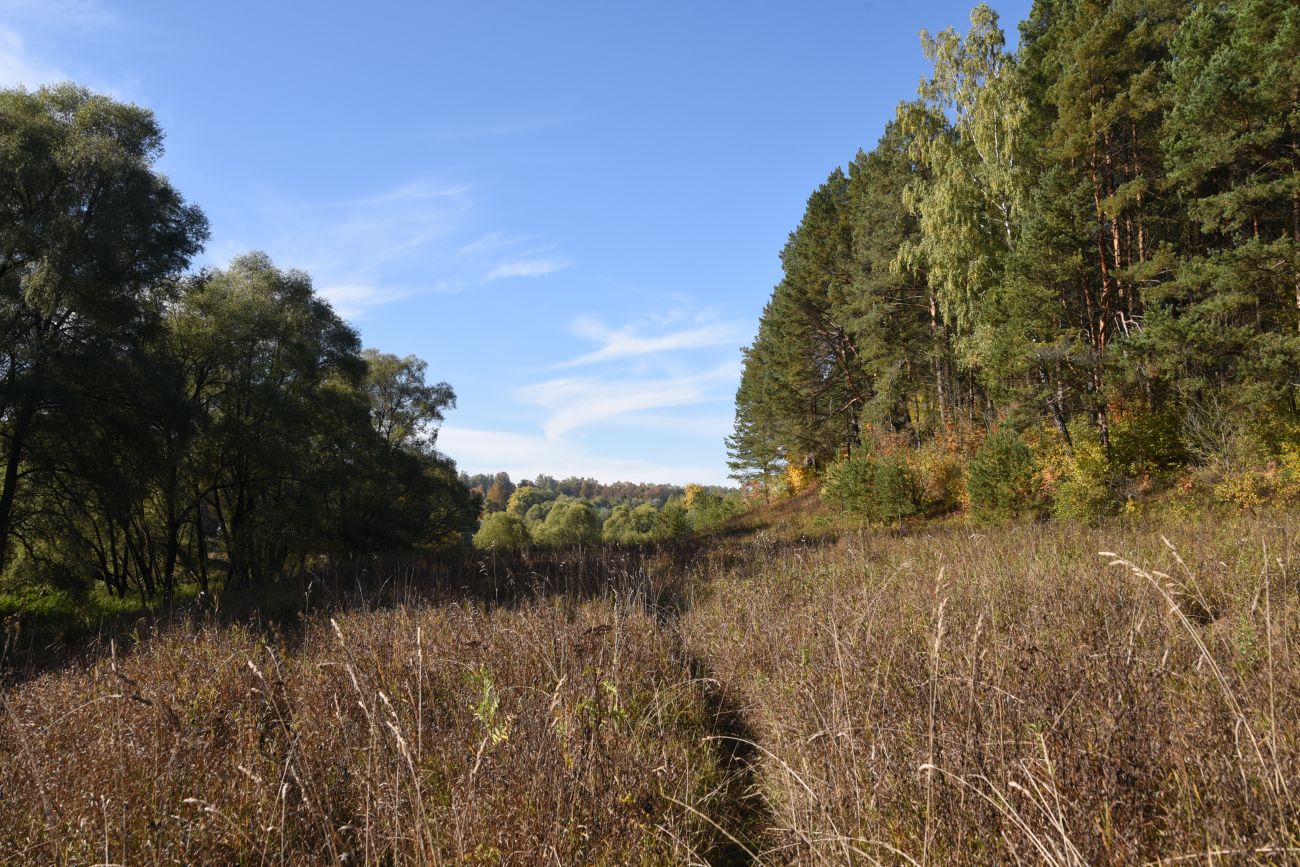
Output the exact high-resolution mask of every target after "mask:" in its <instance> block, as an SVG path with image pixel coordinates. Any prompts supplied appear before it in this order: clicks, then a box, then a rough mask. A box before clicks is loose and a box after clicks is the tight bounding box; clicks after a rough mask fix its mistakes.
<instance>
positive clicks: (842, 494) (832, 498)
mask: <svg viewBox="0 0 1300 867" xmlns="http://www.w3.org/2000/svg"><path fill="white" fill-rule="evenodd" d="M873 475H874V467H873V466H872V463H871V461H870V460H868V459H867V458H865V457H856V458H846V459H845V460H842V461H836V462H835V463H833V464H831V465H830V466H829V467H827V468H826V477H825V479H824V480H823V481H822V499H824V500H826V501H827V502H829V503H833V504H835V505H836V506H839V507H840V508H841V509H843V510H844V511H846V512H854V513H864V514H865V512H866V510H867V502H868V501H869V500H870V499H871V484H872V477H873Z"/></svg>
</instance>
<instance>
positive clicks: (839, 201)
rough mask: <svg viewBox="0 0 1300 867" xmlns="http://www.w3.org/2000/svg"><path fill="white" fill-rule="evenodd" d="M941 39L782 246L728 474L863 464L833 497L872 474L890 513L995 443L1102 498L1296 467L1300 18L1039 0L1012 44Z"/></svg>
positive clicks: (950, 478)
mask: <svg viewBox="0 0 1300 867" xmlns="http://www.w3.org/2000/svg"><path fill="white" fill-rule="evenodd" d="M921 41H922V47H923V50H924V52H925V55H926V57H927V58H928V59H929V60H930V61H931V63H932V65H933V68H932V72H931V73H930V75H929V76H928V77H927V78H926V79H925V80H923V81H922V82H921V85H920V88H919V92H918V93H917V95H916V97H915V98H913V99H911V100H908V101H904V102H902V103H901V104H900V105H899V106H898V110H897V113H896V116H895V118H894V119H893V120H892V121H891V122H890V123H889V124H888V125H887V127H886V128H885V130H884V133H883V135H882V137H881V139H880V141H879V143H878V144H877V145H876V146H875V147H874V148H873V149H872V150H870V151H869V152H867V151H864V152H859V153H858V155H857V157H856V158H855V159H854V160H853V161H852V162H851V163H850V164H849V166H848V170H847V171H844V170H842V169H839V168H837V169H835V170H834V171H833V172H831V174H830V176H829V178H828V179H827V180H826V182H825V183H824V184H822V185H821V186H820V187H819V188H818V189H817V190H816V191H814V192H813V194H812V196H811V197H810V198H809V200H808V204H807V208H806V210H805V212H804V215H803V218H802V220H801V221H800V223H799V225H798V227H797V228H796V229H795V230H794V231H793V232H792V233H791V234H790V237H789V240H788V242H787V243H786V245H785V247H784V249H783V250H782V252H781V264H782V268H783V276H782V278H781V280H780V282H779V283H778V284H777V285H776V287H775V289H774V290H773V292H772V296H771V300H770V301H769V302H768V304H767V306H766V308H765V309H764V311H763V314H762V318H761V320H760V322H759V326H758V334H757V336H756V338H755V340H754V342H753V343H752V345H750V346H749V347H748V348H747V349H746V350H745V353H744V369H743V375H742V380H741V384H740V387H739V390H738V391H737V395H736V418H735V428H734V431H733V433H732V435H731V437H730V438H729V439H728V447H729V451H730V466H731V469H732V471H733V473H734V474H735V477H736V478H737V479H739V480H741V481H742V482H746V483H748V484H751V485H754V486H755V487H759V488H765V487H767V486H770V485H771V484H772V483H774V482H775V481H777V480H782V482H783V483H785V484H793V485H795V486H797V485H798V484H800V482H801V480H802V479H803V478H804V477H810V476H818V475H825V474H826V473H827V471H828V470H829V469H830V468H831V467H832V466H834V465H836V464H837V462H843V461H844V460H860V461H863V462H865V463H864V464H863V465H862V466H859V467H858V468H857V469H855V470H843V469H836V470H835V471H834V472H832V473H831V476H832V477H835V478H836V479H837V480H838V481H837V485H838V486H839V489H840V490H849V489H853V490H857V491H858V492H859V493H861V492H863V491H871V490H874V489H875V488H876V487H877V486H879V487H880V488H881V489H882V490H887V491H889V493H888V494H887V495H882V496H881V498H880V499H881V501H882V503H883V506H882V508H879V509H877V511H880V512H882V513H883V514H898V513H900V511H901V512H904V513H906V512H908V511H909V510H914V509H916V508H921V507H924V506H927V505H929V506H939V507H943V506H952V505H953V504H955V503H956V502H957V501H959V500H962V499H967V500H969V499H970V498H971V497H972V495H974V496H975V498H976V499H978V498H979V496H980V495H979V494H976V492H975V490H973V489H971V488H968V487H967V485H966V481H967V480H968V476H969V470H970V468H971V463H970V462H971V461H972V460H973V459H974V456H975V455H976V453H978V452H979V451H980V450H981V449H983V450H984V455H983V458H982V460H983V462H984V464H983V466H984V468H985V469H988V468H990V467H993V466H994V465H1001V464H1006V466H1007V467H1008V472H1012V473H1020V472H1022V468H1020V467H1019V464H1018V463H1017V462H1019V461H1021V458H1023V457H1024V454H1023V453H1022V452H1021V447H1022V446H1024V445H1025V442H1027V443H1028V444H1029V445H1030V446H1032V454H1031V455H1030V458H1029V460H1030V462H1031V464H1035V467H1034V472H1036V473H1037V474H1038V476H1039V479H1038V482H1039V484H1053V485H1056V484H1059V485H1062V486H1063V487H1062V488H1061V491H1062V497H1061V499H1062V502H1069V503H1074V504H1076V505H1079V506H1080V507H1081V508H1083V510H1084V511H1088V510H1089V509H1091V508H1092V507H1097V508H1105V507H1107V506H1106V504H1108V503H1109V504H1110V505H1111V506H1113V505H1114V503H1115V501H1116V497H1115V495H1116V493H1117V492H1118V491H1120V490H1122V489H1123V487H1124V485H1125V484H1134V483H1136V481H1135V480H1149V479H1150V478H1151V477H1152V476H1158V475H1159V474H1160V473H1162V472H1168V471H1171V469H1172V468H1176V467H1185V466H1188V465H1198V466H1213V467H1214V468H1216V469H1215V471H1216V472H1217V473H1218V474H1219V475H1218V478H1219V479H1220V481H1221V482H1222V481H1223V480H1224V479H1227V478H1228V477H1229V476H1231V471H1232V469H1233V467H1234V466H1236V467H1240V466H1242V465H1244V464H1246V463H1252V462H1253V463H1254V464H1255V465H1257V466H1265V465H1268V464H1269V462H1270V461H1271V462H1273V464H1275V465H1276V464H1277V462H1278V461H1282V462H1283V463H1285V459H1286V458H1287V455H1288V454H1292V453H1291V452H1289V451H1288V449H1292V448H1293V447H1294V446H1295V444H1296V443H1300V405H1298V403H1297V386H1300V6H1298V5H1297V4H1295V3H1294V2H1289V0H1226V2H1213V3H1210V2H1190V0H1142V2H1138V0H1038V2H1035V4H1034V6H1033V9H1032V11H1031V12H1030V15H1029V17H1028V19H1027V20H1026V21H1025V22H1024V23H1023V24H1022V25H1021V27H1020V40H1019V47H1018V49H1017V51H1016V52H1014V53H1013V52H1011V51H1008V50H1007V48H1006V44H1005V37H1004V33H1003V31H1002V29H1001V28H1000V27H999V23H998V17H997V15H996V13H994V12H993V11H992V10H991V9H990V8H989V7H988V6H985V5H980V6H978V7H976V8H975V9H974V11H973V12H972V13H971V27H970V30H969V32H968V33H966V34H965V35H960V34H958V33H957V32H954V31H953V30H952V29H948V30H945V31H944V32H942V33H939V34H937V35H933V36H932V35H930V34H926V33H923V34H922V39H921ZM995 430H997V431H999V436H1000V437H1001V439H998V440H996V441H992V442H988V443H986V436H987V435H988V434H989V432H991V431H995ZM1018 440H1024V441H1025V442H1018ZM986 446H987V448H986ZM945 454H948V455H956V456H957V457H958V461H957V463H958V466H953V465H952V462H951V461H948V462H945V460H946V459H945ZM1045 456H1046V457H1045ZM1292 457H1294V455H1292ZM891 461H892V462H894V463H895V464H896V465H895V466H894V467H893V469H890V468H889V467H887V466H886V467H884V468H883V469H882V465H883V464H889V463H890V462H891ZM898 462H901V463H898ZM1008 462H1009V463H1008ZM1045 464H1051V467H1050V468H1048V469H1050V472H1044V469H1045ZM989 471H990V472H991V470H989ZM981 472H983V470H981ZM1269 472H1273V471H1272V470H1261V471H1260V473H1257V474H1256V478H1255V479H1254V481H1248V482H1247V483H1243V484H1245V487H1246V488H1252V489H1253V490H1254V492H1255V494H1258V493H1259V489H1260V488H1261V486H1267V485H1268V484H1269V478H1270V477H1269V476H1268V473H1269ZM945 474H946V477H947V478H945ZM841 477H842V478H841ZM850 477H852V478H850ZM1275 477H1276V473H1275V472H1273V477H1272V478H1274V480H1276V478H1275ZM971 481H973V480H971ZM877 483H878V485H877ZM1071 485H1073V488H1071ZM975 488H978V489H979V490H980V491H984V492H986V493H987V491H988V488H987V486H985V485H984V484H983V482H980V483H978V484H976V485H975ZM1026 496H1028V495H1026ZM994 499H997V497H994ZM1246 499H1249V496H1247V497H1246ZM877 505H881V504H879V503H878V504H877Z"/></svg>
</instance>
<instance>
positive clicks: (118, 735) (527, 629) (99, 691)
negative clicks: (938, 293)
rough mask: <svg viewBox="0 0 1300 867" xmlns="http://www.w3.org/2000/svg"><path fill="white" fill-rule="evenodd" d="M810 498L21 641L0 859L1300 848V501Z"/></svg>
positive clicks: (1, 732)
mask: <svg viewBox="0 0 1300 867" xmlns="http://www.w3.org/2000/svg"><path fill="white" fill-rule="evenodd" d="M801 508H802V507H801V505H800V504H797V503H796V504H793V505H788V506H785V507H782V508H781V509H772V510H760V511H758V512H756V513H752V514H751V515H748V516H746V517H745V518H744V519H743V520H740V521H733V522H732V523H731V524H730V525H729V526H728V527H726V528H724V529H723V530H721V531H718V532H716V533H714V534H712V535H708V536H703V537H699V538H696V539H692V540H688V541H685V542H679V543H675V544H672V545H663V546H644V547H631V548H620V547H615V546H608V547H592V548H587V549H569V550H554V551H533V552H529V551H522V552H516V553H514V554H511V555H508V556H501V555H498V556H492V555H490V554H487V555H485V554H472V553H468V552H462V553H460V554H456V555H453V556H448V557H443V558H437V559H430V560H427V561H425V562H422V563H415V564H412V563H409V562H408V563H405V564H403V565H400V566H399V565H397V564H379V563H374V564H371V566H370V567H369V568H370V569H371V573H370V574H369V577H368V579H365V580H368V581H369V582H370V583H368V584H367V583H365V580H363V579H362V578H361V577H359V573H353V574H351V575H350V576H344V575H342V574H340V575H337V576H334V578H333V580H332V581H327V582H322V583H320V584H318V585H315V586H313V587H312V588H309V589H310V590H311V591H312V592H311V593H310V594H307V595H306V598H304V599H303V600H301V601H303V602H306V601H310V605H302V604H299V605H297V606H296V607H295V608H293V609H289V608H286V609H284V610H282V611H280V612H278V613H277V614H276V616H271V615H270V613H268V612H264V613H263V615H262V616H260V617H259V616H250V615H249V614H248V613H247V612H242V611H241V612H239V613H238V614H231V613H229V612H222V611H221V610H220V609H219V608H218V610H216V611H212V610H206V609H201V608H199V607H198V606H196V605H191V606H190V607H188V608H184V609H181V610H178V611H177V612H176V613H174V614H172V615H170V616H169V617H167V618H165V619H162V618H160V619H158V620H157V621H156V622H152V623H138V624H135V625H133V626H132V627H131V629H130V630H118V631H117V632H116V633H115V634H112V635H109V634H105V635H104V637H102V638H101V639H99V640H96V641H91V642H89V643H88V644H87V645H86V646H83V647H82V648H81V649H80V650H78V651H77V652H75V653H72V652H65V653H64V654H63V655H62V656H61V657H60V661H59V663H58V664H56V665H47V666H45V667H44V668H38V667H35V666H34V663H33V662H32V661H31V660H30V659H28V660H27V661H26V662H24V663H23V664H21V665H18V664H13V663H12V662H11V664H10V670H9V672H8V673H7V675H6V678H7V679H6V683H5V686H4V689H3V692H2V693H0V696H2V698H3V706H2V707H0V714H2V715H0V781H2V782H0V788H2V789H3V792H2V793H0V861H3V862H4V863H15V864H52V863H57V864H87V863H103V864H181V863H245V864H311V863H322V862H326V861H328V862H334V863H352V864H458V863H471V864H473V863H478V864H545V863H553V864H574V863H587V864H770V865H776V864H845V863H849V864H962V863H969V864H984V863H1009V864H1061V865H1067V864H1070V865H1073V864H1134V863H1159V864H1181V863H1201V864H1229V863H1231V864H1239V863H1244V864H1252V863H1259V864H1277V863H1291V862H1296V861H1300V813H1298V812H1297V810H1296V805H1295V803H1294V797H1295V796H1294V794H1293V790H1294V789H1296V787H1297V786H1300V728H1298V727H1297V725H1296V720H1297V718H1298V712H1300V662H1298V661H1297V653H1296V650H1297V648H1296V636H1297V635H1298V634H1300V631H1298V627H1300V586H1298V585H1297V577H1296V576H1297V567H1300V563H1298V562H1297V555H1298V554H1300V550H1298V548H1297V538H1300V516H1296V515H1293V514H1289V513H1284V512H1265V511H1261V512H1258V513H1246V512H1221V513H1215V514H1212V515H1211V514H1196V515H1191V516H1187V517H1175V516H1166V517H1163V518H1155V519H1143V520H1132V519H1130V520H1116V521H1112V522H1110V523H1107V524H1105V525H1103V526H1100V527H1087V526H1084V525H1070V524H1049V523H1038V522H1029V523H1023V524H1016V525H1011V526H1005V527H1001V528H989V527H977V526H973V525H967V524H965V523H955V522H954V523H951V524H948V525H938V526H933V525H932V526H929V527H917V528H911V529H907V528H903V529H893V530H880V529H875V530H873V529H869V528H864V527H848V526H840V525H838V524H837V523H836V522H833V521H832V522H830V523H829V524H828V522H827V521H821V522H820V523H817V522H812V523H810V522H809V521H807V520H805V518H806V516H802V515H801V512H800V509H801ZM379 573H383V580H377V579H378V577H379ZM11 628H12V627H11Z"/></svg>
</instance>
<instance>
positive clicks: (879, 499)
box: [822, 455, 921, 523]
mask: <svg viewBox="0 0 1300 867" xmlns="http://www.w3.org/2000/svg"><path fill="white" fill-rule="evenodd" d="M822 497H823V498H824V499H826V500H827V501H829V502H832V503H834V504H836V505H837V506H839V507H840V508H841V509H843V510H845V511H847V512H851V513H853V514H858V515H861V516H863V517H865V518H867V519H869V520H871V521H875V522H878V523H891V522H895V521H900V520H902V519H903V518H906V517H909V516H911V515H914V514H916V513H917V511H918V510H919V508H920V499H921V492H920V489H919V487H918V485H917V480H916V476H915V474H914V473H913V472H912V470H911V468H909V467H908V466H907V463H906V462H905V461H903V460H902V459H901V458H899V457H897V456H894V455H884V456H881V457H879V458H871V457H866V456H858V457H853V458H848V459H845V460H842V461H837V462H836V463H834V464H832V465H831V466H830V467H828V468H827V470H826V475H825V479H824V480H823V482H822Z"/></svg>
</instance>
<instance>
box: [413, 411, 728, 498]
mask: <svg viewBox="0 0 1300 867" xmlns="http://www.w3.org/2000/svg"><path fill="white" fill-rule="evenodd" d="M438 448H439V449H441V450H442V451H444V452H446V453H447V454H448V455H450V456H451V457H452V458H454V459H455V460H456V462H457V464H458V465H459V466H460V468H461V469H463V470H465V471H467V472H471V473H479V472H497V471H499V470H505V471H506V472H508V473H509V474H510V475H511V477H512V478H515V479H523V478H530V477H533V476H537V475H540V474H542V473H546V474H547V475H552V476H556V477H558V478H563V477H565V476H584V477H591V478H596V479H600V480H601V481H603V482H615V481H624V482H665V483H676V484H687V483H688V482H699V483H702V484H725V483H726V478H725V469H724V468H723V467H722V465H721V464H719V465H717V466H710V465H703V464H687V463H671V462H660V461H652V460H646V459H642V458H627V457H616V456H610V455H604V454H600V453H593V452H592V451H591V450H589V449H586V448H583V447H580V446H577V445H574V444H571V443H566V442H557V441H555V440H551V439H547V438H545V437H540V436H534V435H529V434H520V433H511V432H507V431H496V430H482V429H477V428H463V427H457V426H455V425H447V426H444V427H443V428H442V429H441V430H440V431H439V433H438Z"/></svg>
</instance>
